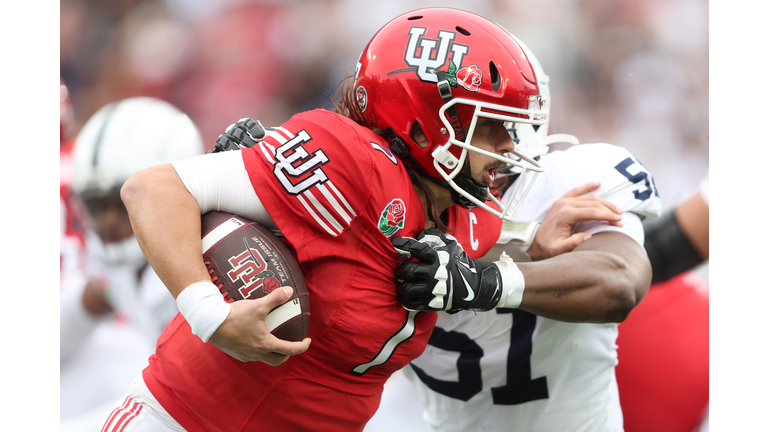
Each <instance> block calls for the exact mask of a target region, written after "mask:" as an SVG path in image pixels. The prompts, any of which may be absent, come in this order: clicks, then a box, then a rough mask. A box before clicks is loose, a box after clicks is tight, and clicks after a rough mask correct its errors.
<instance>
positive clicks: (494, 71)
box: [488, 62, 501, 92]
mask: <svg viewBox="0 0 768 432" xmlns="http://www.w3.org/2000/svg"><path fill="white" fill-rule="evenodd" d="M488 69H490V70H491V86H492V88H493V91H494V92H498V91H499V88H500V87H501V75H499V69H498V68H497V67H496V64H494V63H493V62H491V63H490V64H489V65H488Z"/></svg>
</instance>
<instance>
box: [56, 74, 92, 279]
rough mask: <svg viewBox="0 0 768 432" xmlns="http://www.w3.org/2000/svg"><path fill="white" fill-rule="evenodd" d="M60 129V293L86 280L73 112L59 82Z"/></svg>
mask: <svg viewBox="0 0 768 432" xmlns="http://www.w3.org/2000/svg"><path fill="white" fill-rule="evenodd" d="M60 95H61V123H60V125H61V127H60V139H61V140H60V145H59V176H60V177H59V196H60V209H61V213H60V214H61V221H60V225H61V237H60V246H61V248H60V249H61V252H60V258H59V261H60V282H61V290H62V291H64V290H65V289H67V288H68V287H70V286H77V285H80V284H82V283H84V281H85V279H86V278H87V266H86V262H87V259H88V257H87V254H86V251H85V226H84V221H85V213H84V209H83V204H82V202H80V201H79V199H78V197H77V196H75V194H74V193H73V192H72V149H73V148H74V147H73V145H72V144H73V140H72V129H73V127H74V122H75V118H74V112H73V110H72V102H71V100H70V97H69V90H68V89H67V86H66V85H65V84H64V81H62V80H60Z"/></svg>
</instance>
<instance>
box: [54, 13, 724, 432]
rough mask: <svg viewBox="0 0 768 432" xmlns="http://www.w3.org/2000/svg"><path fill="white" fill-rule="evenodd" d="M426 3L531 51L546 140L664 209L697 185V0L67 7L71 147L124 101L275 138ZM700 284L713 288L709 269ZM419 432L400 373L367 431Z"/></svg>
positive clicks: (705, 83) (700, 141) (65, 69)
mask: <svg viewBox="0 0 768 432" xmlns="http://www.w3.org/2000/svg"><path fill="white" fill-rule="evenodd" d="M433 6H443V7H456V8H460V9H464V10H468V11H471V12H475V13H477V14H479V15H482V16H484V17H486V18H489V19H491V20H493V21H496V22H498V23H499V24H501V25H502V26H504V27H505V28H506V29H507V30H509V31H510V32H511V33H512V34H514V35H516V36H517V37H519V38H520V39H521V40H522V41H523V42H525V43H526V44H527V45H528V46H529V47H530V48H531V50H532V51H533V52H534V53H535V54H536V55H537V57H538V58H539V60H540V61H541V63H542V65H543V67H544V69H545V70H546V72H547V73H548V75H549V76H550V78H551V81H550V83H551V85H550V87H551V91H552V101H551V102H552V104H551V108H552V109H551V112H552V120H551V126H550V133H570V134H573V135H576V136H577V137H578V138H579V139H580V141H581V142H582V143H591V142H607V143H611V144H615V145H619V146H623V147H626V148H627V149H628V150H629V151H630V152H631V153H633V154H634V155H635V156H636V157H637V158H638V159H639V160H640V161H641V162H642V163H643V164H645V165H646V167H647V168H648V169H649V170H650V172H651V173H653V175H654V176H655V179H656V185H657V187H658V189H659V191H660V195H661V199H662V203H663V205H664V209H665V211H671V210H672V209H673V208H674V207H675V206H677V205H678V204H680V203H682V202H683V201H685V200H686V199H687V198H689V197H690V196H691V195H692V194H693V193H694V192H695V191H696V190H697V188H698V186H699V183H700V181H701V180H702V179H703V178H704V177H705V176H706V175H707V172H708V167H709V97H710V95H709V60H710V59H709V30H710V29H709V2H708V1H707V0H643V1H632V0H538V1H530V0H529V1H524V0H473V1H471V2H470V1H463V2H459V1H455V0H448V1H439V2H438V1H426V0H410V1H404V0H388V1H368V0H365V1H362V0H304V1H300V0H282V1H281V0H272V1H266V0H260V1H257V0H220V1H217V2H208V1H204V0H123V1H106V0H61V2H60V76H61V78H62V80H63V82H64V83H65V84H66V85H67V87H68V89H69V93H70V100H71V102H72V105H73V111H74V123H75V126H74V129H73V131H72V136H76V134H77V133H78V131H79V130H80V128H81V127H82V126H83V124H84V123H85V122H86V121H87V120H88V119H89V118H90V117H91V116H92V115H93V114H94V113H95V112H96V111H97V110H99V109H100V108H101V107H103V106H104V105H106V104H108V103H110V102H114V101H117V100H121V99H124V98H128V97H133V96H152V97H156V98H160V99H163V100H166V101H168V102H170V103H171V104H173V105H175V106H176V107H178V108H179V109H181V110H182V111H184V112H185V113H187V114H188V115H189V116H190V118H191V119H192V120H193V121H194V123H195V124H196V125H197V126H198V128H199V129H200V131H201V133H202V136H203V141H204V144H205V147H206V150H207V149H211V148H213V145H214V141H215V139H216V137H218V135H219V134H221V133H222V132H223V131H224V130H225V129H226V127H227V126H229V125H230V124H232V123H234V122H235V121H237V120H238V119H240V118H243V117H251V118H256V119H259V120H261V121H262V123H263V124H265V125H278V124H280V123H282V122H284V121H286V120H288V118H290V116H291V115H293V114H294V113H297V112H300V111H304V110H309V109H314V108H330V107H331V106H332V100H333V96H334V94H335V90H336V85H337V84H338V82H339V81H341V79H342V78H344V76H345V75H346V74H348V73H349V74H352V73H354V68H355V64H356V62H357V59H358V56H359V54H360V52H361V51H362V49H363V48H364V46H365V44H366V43H367V41H368V40H369V39H370V38H371V37H372V36H373V35H374V33H375V32H376V31H377V30H378V29H379V28H380V27H382V26H383V25H384V24H386V23H387V22H388V21H389V20H390V19H392V18H394V17H396V16H397V15H400V14H401V13H404V12H407V11H410V10H413V9H417V8H420V7H433ZM700 274H701V275H702V276H704V278H705V279H706V280H708V267H704V273H700ZM424 428H425V426H424V423H423V420H421V408H420V406H419V402H418V399H417V398H416V395H415V393H414V390H413V388H412V387H410V383H408V382H407V381H405V380H404V378H402V376H401V375H400V374H396V375H395V377H394V378H393V379H392V380H391V381H390V382H389V383H388V384H387V387H385V393H384V395H383V398H382V406H381V410H380V412H379V413H377V415H376V416H375V417H374V419H373V420H372V421H371V423H369V425H368V427H367V428H366V432H376V431H389V430H400V431H421V430H424Z"/></svg>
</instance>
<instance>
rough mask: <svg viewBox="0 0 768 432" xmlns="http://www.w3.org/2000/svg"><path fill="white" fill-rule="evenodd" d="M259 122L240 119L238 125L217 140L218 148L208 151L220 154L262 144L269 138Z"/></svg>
mask: <svg viewBox="0 0 768 432" xmlns="http://www.w3.org/2000/svg"><path fill="white" fill-rule="evenodd" d="M268 129H269V130H271V129H272V128H265V127H264V126H262V125H261V122H260V121H258V120H253V119H249V118H244V119H240V121H238V122H237V123H235V124H233V125H229V127H228V128H227V130H226V132H224V133H223V134H221V135H219V137H218V138H216V147H214V149H213V150H208V151H207V152H205V153H206V154H208V153H219V152H223V151H229V150H241V149H244V148H250V147H253V146H255V145H256V144H258V143H259V142H261V140H263V139H264V137H266V136H267V130H268Z"/></svg>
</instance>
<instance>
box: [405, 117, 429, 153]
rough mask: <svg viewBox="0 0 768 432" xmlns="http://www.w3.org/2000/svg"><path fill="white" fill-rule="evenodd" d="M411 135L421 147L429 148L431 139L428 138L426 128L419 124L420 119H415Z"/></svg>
mask: <svg viewBox="0 0 768 432" xmlns="http://www.w3.org/2000/svg"><path fill="white" fill-rule="evenodd" d="M410 137H411V139H412V140H413V142H415V143H416V144H418V145H419V147H421V148H427V147H428V146H429V140H427V135H426V134H425V133H424V130H423V129H422V128H421V125H420V124H419V122H418V120H414V121H413V126H411V133H410Z"/></svg>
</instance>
